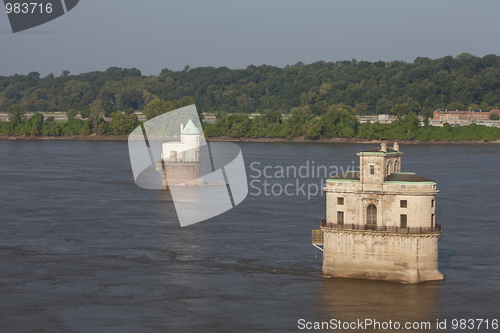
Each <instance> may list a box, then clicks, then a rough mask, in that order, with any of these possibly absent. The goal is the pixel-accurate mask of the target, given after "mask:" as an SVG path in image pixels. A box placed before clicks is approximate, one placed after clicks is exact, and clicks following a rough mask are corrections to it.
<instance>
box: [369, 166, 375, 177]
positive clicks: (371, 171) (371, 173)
mask: <svg viewBox="0 0 500 333" xmlns="http://www.w3.org/2000/svg"><path fill="white" fill-rule="evenodd" d="M374 174H375V166H374V165H370V175H374Z"/></svg>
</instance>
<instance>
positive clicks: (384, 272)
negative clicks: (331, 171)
mask: <svg viewBox="0 0 500 333" xmlns="http://www.w3.org/2000/svg"><path fill="white" fill-rule="evenodd" d="M357 155H358V156H359V161H360V167H359V172H358V171H354V172H348V173H344V174H340V175H337V176H336V177H332V178H331V179H327V182H326V186H325V187H324V191H325V192H326V220H323V221H322V224H321V229H320V230H314V231H313V244H315V245H316V246H318V245H323V248H322V250H323V275H326V276H331V277H344V278H361V279H375V280H389V281H399V282H403V283H416V282H422V281H430V280H442V279H443V275H442V274H441V273H440V272H439V271H438V236H439V234H440V233H441V226H440V225H438V224H436V221H435V210H436V194H437V193H438V192H439V191H438V190H436V182H435V181H433V180H432V179H429V178H426V177H423V176H419V175H417V174H415V173H412V172H401V156H402V155H403V153H402V152H400V151H399V145H398V144H397V143H395V144H394V146H393V147H392V148H388V147H387V145H386V144H385V143H382V144H381V147H380V148H373V149H369V150H365V151H362V152H359V153H358V154H357ZM318 247H319V246H318Z"/></svg>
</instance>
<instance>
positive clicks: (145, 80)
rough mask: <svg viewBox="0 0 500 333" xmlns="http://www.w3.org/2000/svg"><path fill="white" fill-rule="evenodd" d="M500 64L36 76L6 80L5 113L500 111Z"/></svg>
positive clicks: (487, 60) (318, 65)
mask: <svg viewBox="0 0 500 333" xmlns="http://www.w3.org/2000/svg"><path fill="white" fill-rule="evenodd" d="M499 59H500V57H499V56H496V55H493V54H491V55H486V56H484V57H482V58H480V57H476V56H473V55H471V54H468V53H462V54H460V55H458V56H456V57H452V56H447V57H443V58H440V59H435V60H432V59H429V58H423V57H418V58H416V59H415V60H414V62H413V63H406V62H403V61H391V62H384V61H377V62H369V61H356V60H355V59H353V60H350V61H349V60H346V61H337V62H324V61H318V62H315V63H313V64H309V65H306V64H303V63H301V62H299V63H297V64H295V65H293V66H286V67H284V68H279V67H274V66H266V65H262V66H253V65H250V66H248V67H247V68H246V69H229V68H226V67H219V68H215V67H203V68H202V67H200V68H193V69H190V68H189V66H186V68H185V69H184V70H182V71H171V70H169V69H167V68H165V69H163V70H162V71H161V73H160V74H159V75H158V76H154V75H152V76H143V75H142V74H141V72H140V70H138V69H135V68H132V69H127V68H119V67H111V68H108V69H107V70H106V71H104V72H99V71H96V72H90V73H84V74H78V75H71V74H70V73H69V72H68V71H64V72H63V74H62V75H60V76H57V77H56V76H54V75H53V74H50V75H47V76H46V77H43V78H42V77H40V74H39V73H38V72H31V73H29V74H28V75H17V74H16V75H13V76H8V77H3V76H0V110H2V111H5V110H7V108H9V107H10V106H12V105H15V104H22V105H24V107H25V108H26V110H27V111H28V112H34V111H69V110H76V111H78V112H82V114H84V115H85V114H89V113H90V108H91V104H92V103H94V102H98V103H99V105H100V106H101V107H102V109H103V110H104V113H105V116H107V117H109V116H110V115H111V114H112V113H114V112H116V111H123V112H125V113H128V114H131V113H132V112H133V111H134V110H141V111H142V110H144V109H146V108H147V106H148V104H149V103H151V102H153V101H157V102H156V103H159V102H158V101H164V102H166V103H168V102H172V101H175V100H180V99H181V98H183V97H185V96H187V97H190V98H192V99H193V100H194V101H195V103H196V105H197V107H198V109H199V111H200V112H213V113H216V112H219V111H222V112H225V113H228V114H232V113H267V112H269V111H277V112H279V113H289V112H290V110H291V109H292V108H295V107H308V108H309V110H310V111H311V113H312V114H313V115H316V116H320V115H324V114H326V113H327V111H328V110H329V109H330V108H329V107H330V106H332V105H338V104H344V105H346V106H350V107H352V108H353V109H354V110H355V111H356V113H357V114H358V115H363V114H380V113H388V112H390V111H391V110H392V108H393V107H394V106H395V105H397V104H407V105H408V107H409V108H410V110H411V111H412V112H415V113H417V114H423V115H424V116H427V117H429V116H430V115H431V113H432V111H433V110H435V109H438V108H447V109H467V108H471V109H491V108H500V60H499ZM163 107H164V106H163Z"/></svg>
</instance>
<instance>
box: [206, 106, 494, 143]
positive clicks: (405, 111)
mask: <svg viewBox="0 0 500 333" xmlns="http://www.w3.org/2000/svg"><path fill="white" fill-rule="evenodd" d="M392 112H393V113H394V114H396V115H397V117H396V120H395V121H393V122H392V123H391V124H381V123H379V122H366V123H360V122H359V121H358V119H357V117H356V111H355V110H354V108H352V107H350V106H348V105H344V104H339V105H335V106H331V107H330V108H328V110H327V111H326V112H325V113H324V114H322V115H321V116H316V115H314V114H313V112H312V111H311V109H310V107H308V106H305V107H297V108H293V109H292V111H291V116H290V117H288V118H286V119H282V117H281V114H280V113H278V112H275V111H269V112H268V113H266V114H265V115H262V116H255V117H253V118H250V117H249V116H248V115H246V114H240V115H231V114H227V113H224V112H219V113H217V116H216V121H215V123H213V124H205V126H204V133H205V135H206V136H207V137H217V136H229V137H233V138H287V139H292V138H295V137H305V138H309V139H320V138H324V139H329V138H357V139H367V140H373V139H377V140H387V139H392V140H423V141H428V140H445V141H457V140H477V141H479V140H485V141H493V140H500V128H496V127H487V126H483V125H476V124H471V125H468V126H457V127H451V126H450V125H449V124H448V123H445V124H444V126H443V127H436V126H431V125H429V119H428V118H425V120H424V122H423V125H422V124H421V121H420V119H419V118H418V116H417V114H416V113H415V112H413V111H411V108H410V107H409V106H408V104H406V103H403V104H397V105H395V106H394V107H393V108H392Z"/></svg>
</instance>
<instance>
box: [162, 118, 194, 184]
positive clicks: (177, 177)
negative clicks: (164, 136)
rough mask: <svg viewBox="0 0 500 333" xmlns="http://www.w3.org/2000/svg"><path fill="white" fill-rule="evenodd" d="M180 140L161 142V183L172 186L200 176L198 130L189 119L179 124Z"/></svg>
mask: <svg viewBox="0 0 500 333" xmlns="http://www.w3.org/2000/svg"><path fill="white" fill-rule="evenodd" d="M180 134H181V135H180V136H181V141H180V142H179V141H177V142H166V143H163V144H162V154H161V162H162V166H163V185H165V186H173V185H177V184H180V183H185V182H188V181H190V180H194V179H197V178H199V177H200V164H201V159H200V132H199V131H198V128H196V126H195V125H194V123H193V122H192V121H191V120H189V121H188V123H187V124H186V126H185V127H184V126H183V124H181V126H180Z"/></svg>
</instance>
